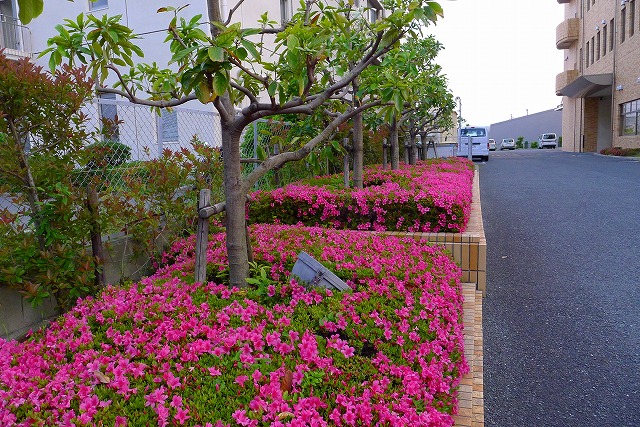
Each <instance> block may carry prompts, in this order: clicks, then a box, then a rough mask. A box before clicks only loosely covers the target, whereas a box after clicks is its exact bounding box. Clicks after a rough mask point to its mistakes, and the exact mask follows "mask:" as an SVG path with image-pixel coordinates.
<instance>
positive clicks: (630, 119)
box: [620, 99, 640, 135]
mask: <svg viewBox="0 0 640 427" xmlns="http://www.w3.org/2000/svg"><path fill="white" fill-rule="evenodd" d="M620 110H621V117H620V122H621V123H620V124H621V126H620V127H621V129H620V134H621V135H640V123H639V122H640V99H636V100H635V101H631V102H625V103H624V104H622V105H620Z"/></svg>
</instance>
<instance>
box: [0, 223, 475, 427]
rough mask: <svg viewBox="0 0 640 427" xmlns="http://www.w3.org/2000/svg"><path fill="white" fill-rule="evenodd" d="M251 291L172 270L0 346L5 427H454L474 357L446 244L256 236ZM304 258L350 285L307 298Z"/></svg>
mask: <svg viewBox="0 0 640 427" xmlns="http://www.w3.org/2000/svg"><path fill="white" fill-rule="evenodd" d="M251 234H252V236H253V245H254V253H255V257H256V261H257V264H254V266H253V267H254V270H255V271H254V273H255V274H254V280H253V281H252V282H253V283H254V284H255V286H253V287H251V288H249V289H243V290H238V289H232V290H230V289H229V288H228V287H227V286H226V285H224V284H223V283H222V281H221V280H220V279H219V278H221V277H224V276H225V270H226V268H227V267H226V265H227V260H226V256H225V252H226V251H225V248H224V235H223V234H216V235H213V236H212V241H211V243H210V247H209V252H208V254H207V257H208V259H209V263H210V266H211V270H210V276H211V278H212V279H214V280H212V281H211V282H209V283H207V284H204V285H201V284H194V283H192V280H191V279H190V276H191V273H190V272H191V271H192V270H193V263H194V261H193V251H194V249H193V243H194V242H193V240H194V239H193V237H192V238H190V239H187V240H184V241H180V242H178V243H176V244H175V245H174V248H173V250H172V252H171V253H170V255H168V258H167V260H168V261H169V262H171V263H172V264H171V265H168V266H167V267H164V268H163V269H161V270H159V271H158V273H157V274H156V275H154V276H152V277H150V278H147V279H144V280H142V281H140V282H139V283H136V284H133V285H130V286H125V287H119V288H116V287H108V288H107V289H105V290H104V292H103V293H102V294H101V295H100V296H99V297H98V298H95V299H94V298H87V299H85V300H83V301H80V302H79V304H78V305H77V306H76V307H75V308H74V309H73V310H72V311H70V312H69V313H67V314H66V315H65V316H63V317H61V318H60V319H59V320H58V321H57V322H55V323H54V324H52V325H51V327H50V328H48V329H47V330H46V331H44V332H41V333H38V334H37V335H36V336H35V337H32V338H30V339H29V340H28V341H27V342H25V343H17V342H6V341H2V340H0V425H3V426H5V425H6V426H11V425H25V426H26V425H29V426H51V425H104V426H141V425H159V426H163V425H189V426H231V425H233V426H236V425H242V426H258V425H269V426H275V427H278V426H303V425H315V426H325V425H339V426H351V425H356V424H357V425H377V424H382V425H390V426H407V425H412V426H451V425H452V424H453V421H452V417H451V415H450V414H451V413H452V412H455V408H456V388H457V385H458V383H459V377H460V375H462V374H464V373H466V372H467V371H468V368H467V365H466V362H465V360H464V358H463V348H462V346H463V338H462V323H461V307H462V295H461V290H460V281H459V278H460V271H459V269H458V267H457V266H456V265H455V264H454V263H453V262H452V261H451V259H450V258H449V256H448V255H447V254H446V253H445V252H444V250H443V249H442V248H441V247H438V246H431V245H429V244H427V243H423V242H417V241H414V240H413V239H400V238H396V237H388V236H379V235H376V234H373V233H362V232H357V231H337V230H327V229H320V228H291V227H287V226H270V225H259V226H254V227H252V233H251ZM300 250H304V251H306V252H308V253H310V254H311V255H312V256H314V257H315V258H316V259H318V260H319V261H321V262H322V263H323V264H324V265H325V266H327V267H328V268H330V269H332V270H333V271H334V272H336V274H337V275H339V276H340V277H341V278H343V280H345V281H346V282H347V284H349V286H350V287H351V288H352V291H349V292H331V291H323V290H320V289H306V288H305V287H303V286H301V285H300V284H298V283H297V282H296V281H295V279H294V278H291V277H289V272H290V270H291V268H292V265H293V263H294V261H295V259H296V257H297V254H298V252H299V251H300Z"/></svg>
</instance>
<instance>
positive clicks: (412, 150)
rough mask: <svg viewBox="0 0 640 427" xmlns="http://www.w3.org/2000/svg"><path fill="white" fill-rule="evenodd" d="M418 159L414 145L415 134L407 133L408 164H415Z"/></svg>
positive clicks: (416, 148)
mask: <svg viewBox="0 0 640 427" xmlns="http://www.w3.org/2000/svg"><path fill="white" fill-rule="evenodd" d="M417 160H418V147H416V134H415V133H410V134H409V164H410V165H415V164H416V163H417Z"/></svg>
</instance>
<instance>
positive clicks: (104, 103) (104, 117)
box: [98, 93, 120, 141]
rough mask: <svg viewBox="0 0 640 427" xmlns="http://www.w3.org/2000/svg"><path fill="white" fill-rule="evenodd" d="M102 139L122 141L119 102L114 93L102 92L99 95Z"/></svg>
mask: <svg viewBox="0 0 640 427" xmlns="http://www.w3.org/2000/svg"><path fill="white" fill-rule="evenodd" d="M98 101H99V104H98V107H99V110H100V122H101V125H102V139H103V140H104V141H120V129H119V126H118V124H119V120H118V104H117V103H116V95H115V94H114V93H102V94H100V96H99V97H98Z"/></svg>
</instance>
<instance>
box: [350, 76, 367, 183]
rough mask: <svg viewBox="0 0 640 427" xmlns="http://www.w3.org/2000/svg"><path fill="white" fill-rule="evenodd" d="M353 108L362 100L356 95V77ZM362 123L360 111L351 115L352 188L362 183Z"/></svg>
mask: <svg viewBox="0 0 640 427" xmlns="http://www.w3.org/2000/svg"><path fill="white" fill-rule="evenodd" d="M352 86H353V108H359V107H360V106H361V105H362V101H361V100H360V98H359V97H358V96H357V93H358V90H359V83H358V79H354V80H353V83H352ZM363 127H364V123H363V120H362V113H358V114H356V115H355V116H354V117H353V152H352V153H351V154H352V156H353V188H360V189H362V187H363V185H364V183H363V181H364V179H363V176H362V175H363V173H364V171H363V169H364V135H363Z"/></svg>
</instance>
